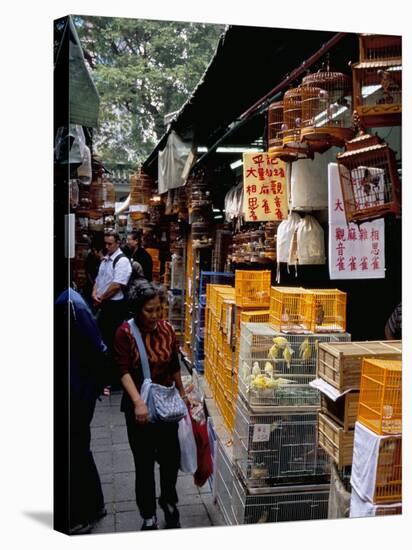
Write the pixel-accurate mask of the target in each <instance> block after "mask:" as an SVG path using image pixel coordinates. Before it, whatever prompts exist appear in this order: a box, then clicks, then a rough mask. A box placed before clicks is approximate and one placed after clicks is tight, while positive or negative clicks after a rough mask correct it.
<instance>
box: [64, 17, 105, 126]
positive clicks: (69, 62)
mask: <svg viewBox="0 0 412 550" xmlns="http://www.w3.org/2000/svg"><path fill="white" fill-rule="evenodd" d="M54 74H55V83H56V86H57V89H56V91H55V92H56V93H55V96H56V97H62V98H64V97H66V98H67V94H68V102H69V109H68V111H67V110H65V109H60V110H58V112H57V113H56V119H57V120H56V122H57V125H58V126H63V125H64V124H67V122H69V123H71V124H79V125H80V126H87V127H91V128H96V127H97V123H98V114H99V103H100V98H99V94H98V93H97V90H96V86H95V85H94V82H93V80H92V77H91V75H90V73H89V71H88V70H87V67H86V62H85V59H84V55H83V49H82V46H81V44H80V40H79V37H78V35H77V31H76V27H75V25H74V23H73V19H72V17H71V16H70V15H69V16H68V17H67V20H66V25H65V28H64V31H63V34H62V39H61V42H60V45H59V49H58V52H57V56H56V62H55V66H54ZM63 104H64V100H63ZM59 117H63V120H62V121H61V123H60V121H59ZM67 118H68V120H67Z"/></svg>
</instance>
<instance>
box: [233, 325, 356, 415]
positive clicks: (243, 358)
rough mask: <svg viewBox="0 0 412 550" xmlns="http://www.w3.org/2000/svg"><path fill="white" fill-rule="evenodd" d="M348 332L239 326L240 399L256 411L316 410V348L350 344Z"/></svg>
mask: <svg viewBox="0 0 412 550" xmlns="http://www.w3.org/2000/svg"><path fill="white" fill-rule="evenodd" d="M349 340H350V335H349V334H347V333H332V334H308V335H297V334H296V335H295V334H293V335H292V334H288V335H285V334H282V333H280V332H276V331H275V330H274V329H273V328H272V327H270V326H269V325H268V324H265V323H242V328H241V337H240V354H239V367H238V387H239V394H240V396H241V398H242V399H243V400H244V401H245V402H246V403H247V404H248V406H249V407H250V408H251V409H253V411H256V412H262V411H266V412H267V411H268V410H269V409H270V410H276V408H277V407H282V409H296V408H299V409H302V408H305V409H306V410H309V409H311V408H312V409H314V410H317V409H318V408H319V406H320V397H319V392H318V390H316V389H315V388H312V387H311V386H309V382H311V381H312V380H313V379H314V378H315V374H316V362H317V354H318V346H319V344H320V343H322V342H339V341H340V342H341V341H349Z"/></svg>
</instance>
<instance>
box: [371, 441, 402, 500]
mask: <svg viewBox="0 0 412 550" xmlns="http://www.w3.org/2000/svg"><path fill="white" fill-rule="evenodd" d="M373 501H374V502H375V503H385V502H402V438H401V437H397V438H395V437H390V438H388V439H386V438H385V439H382V440H381V442H380V444H379V457H378V463H377V468H376V482H375V492H374V496H373Z"/></svg>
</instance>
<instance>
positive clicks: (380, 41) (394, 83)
mask: <svg viewBox="0 0 412 550" xmlns="http://www.w3.org/2000/svg"><path fill="white" fill-rule="evenodd" d="M359 51H360V62H359V63H356V64H354V65H353V66H352V74H353V108H354V110H355V111H356V112H357V114H358V115H359V117H360V119H361V122H362V124H363V125H364V126H366V127H378V126H395V125H400V124H401V116H402V43H401V37H400V36H383V35H370V34H363V35H360V37H359Z"/></svg>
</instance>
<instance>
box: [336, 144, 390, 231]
mask: <svg viewBox="0 0 412 550" xmlns="http://www.w3.org/2000/svg"><path fill="white" fill-rule="evenodd" d="M336 158H337V161H338V167H339V179H340V185H341V189H342V196H343V202H344V208H345V215H346V219H347V221H348V222H355V223H361V222H365V221H370V220H373V219H376V218H381V217H382V216H385V215H387V214H393V215H398V214H399V213H400V204H401V197H400V194H401V191H400V183H399V178H398V172H397V169H396V159H395V153H394V152H393V151H392V149H390V148H389V147H388V145H387V144H386V143H384V142H383V140H381V139H380V138H379V137H378V136H371V135H369V134H363V135H361V136H359V137H356V138H355V139H353V140H351V141H349V142H348V143H347V144H346V152H344V153H339V154H338V155H337V157H336Z"/></svg>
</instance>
